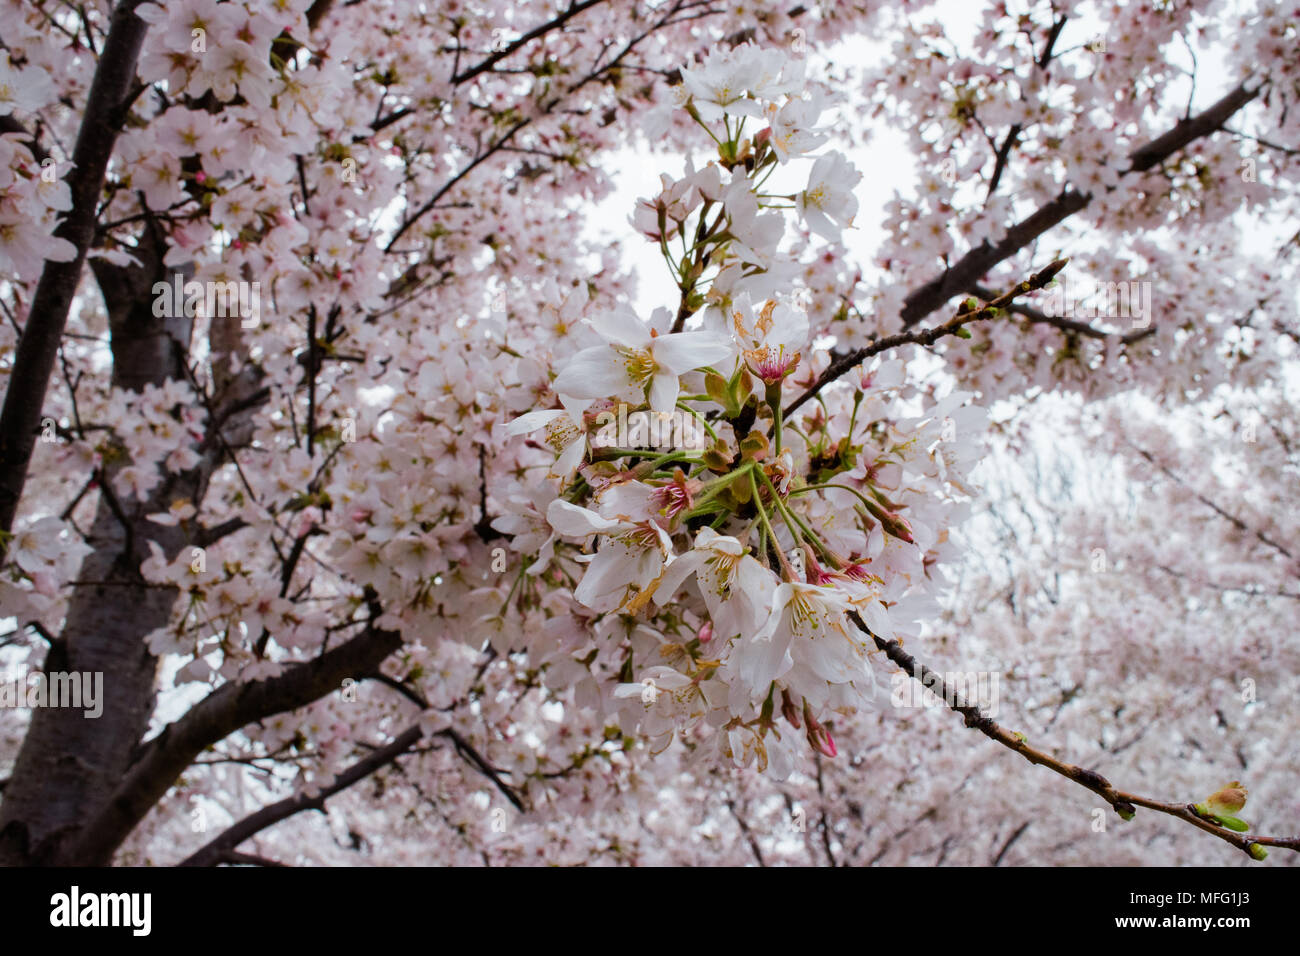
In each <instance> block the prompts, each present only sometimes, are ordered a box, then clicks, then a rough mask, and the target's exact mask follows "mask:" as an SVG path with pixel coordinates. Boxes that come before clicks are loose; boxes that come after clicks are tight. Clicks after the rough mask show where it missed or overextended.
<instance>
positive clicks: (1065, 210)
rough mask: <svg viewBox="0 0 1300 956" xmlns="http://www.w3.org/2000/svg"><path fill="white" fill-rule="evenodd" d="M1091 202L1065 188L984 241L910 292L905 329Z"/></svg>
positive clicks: (1238, 101) (1237, 95) (1245, 96)
mask: <svg viewBox="0 0 1300 956" xmlns="http://www.w3.org/2000/svg"><path fill="white" fill-rule="evenodd" d="M1259 91H1260V87H1258V86H1256V87H1255V88H1254V89H1249V88H1248V87H1247V86H1246V84H1245V83H1242V84H1241V85H1240V86H1238V87H1237V88H1236V89H1234V90H1232V91H1231V92H1230V93H1228V94H1227V95H1226V96H1224V97H1223V98H1222V99H1220V100H1219V101H1218V102H1217V103H1214V104H1213V105H1212V106H1210V107H1209V108H1207V109H1206V110H1205V111H1204V112H1202V113H1200V114H1198V115H1197V116H1194V117H1192V118H1191V119H1185V120H1180V121H1179V122H1178V123H1177V124H1176V125H1175V126H1174V127H1173V128H1172V129H1170V130H1169V131H1168V132H1166V133H1164V134H1163V135H1161V136H1158V137H1156V138H1155V139H1153V140H1151V141H1150V142H1148V143H1145V144H1143V145H1142V146H1139V147H1138V148H1137V149H1135V150H1133V152H1131V153H1129V168H1128V170H1126V172H1145V171H1146V170H1149V169H1151V168H1152V167H1154V166H1157V165H1159V164H1160V163H1161V162H1163V161H1164V160H1166V159H1168V158H1169V157H1170V156H1172V155H1173V154H1174V153H1176V152H1178V151H1179V150H1180V149H1182V148H1183V147H1185V146H1187V145H1188V144H1189V143H1191V142H1193V141H1194V140H1196V139H1199V138H1200V137H1202V136H1207V135H1209V134H1210V133H1213V132H1215V131H1216V130H1218V129H1219V128H1221V127H1222V126H1223V124H1224V123H1226V122H1227V121H1228V118H1229V117H1231V116H1232V115H1233V114H1234V113H1236V112H1237V111H1238V110H1240V109H1241V108H1242V107H1243V106H1245V105H1246V104H1247V103H1249V102H1250V101H1251V100H1253V99H1254V98H1255V97H1256V96H1258V95H1259ZM1091 201H1092V196H1091V194H1089V193H1080V192H1077V191H1076V190H1074V189H1072V188H1071V187H1069V186H1066V187H1065V188H1064V189H1063V190H1062V191H1061V192H1060V194H1059V195H1057V197H1056V198H1055V199H1053V200H1052V201H1051V202H1049V203H1047V204H1046V205H1044V206H1042V207H1041V208H1039V209H1038V210H1037V211H1035V212H1034V213H1033V214H1032V215H1030V216H1029V217H1028V218H1026V219H1023V220H1021V221H1020V222H1018V223H1016V224H1015V225H1014V226H1012V227H1011V228H1010V229H1009V230H1008V231H1007V234H1006V235H1005V236H1004V237H1003V238H1002V240H1001V241H1000V242H998V243H996V244H994V243H990V242H989V241H988V240H985V241H984V243H983V244H981V245H979V246H976V247H975V248H974V249H971V250H970V251H969V252H967V253H966V254H965V255H964V256H962V257H961V259H959V260H958V261H957V262H956V263H954V264H953V265H952V266H949V267H948V268H947V269H946V270H944V272H943V273H942V274H940V275H938V276H936V277H935V278H933V279H931V280H930V281H929V282H927V283H926V284H925V285H923V286H921V287H920V288H918V289H916V290H915V291H914V292H912V293H911V294H910V295H908V297H907V298H906V300H904V304H903V310H902V312H901V313H900V315H901V317H902V320H903V325H904V327H910V326H913V325H915V324H916V323H917V322H920V321H921V320H922V319H923V318H925V317H926V316H927V315H929V314H930V313H931V312H933V311H935V310H936V309H939V308H941V307H942V306H943V305H944V303H946V302H947V301H948V300H949V299H951V298H952V297H953V296H954V295H958V294H960V293H961V292H963V291H964V290H966V289H969V288H970V287H971V285H972V284H973V283H975V282H977V281H979V279H980V277H982V276H983V275H984V274H985V273H987V272H988V271H989V270H990V269H992V268H993V267H994V266H995V265H997V264H998V263H999V262H1002V261H1003V260H1005V259H1007V258H1010V257H1011V256H1012V255H1014V254H1015V253H1016V252H1019V251H1020V250H1021V249H1023V248H1024V247H1025V246H1027V245H1029V244H1030V243H1031V242H1033V241H1034V240H1035V239H1037V238H1038V237H1039V236H1041V235H1042V234H1043V233H1045V232H1047V231H1048V230H1049V229H1051V228H1053V227H1054V226H1057V225H1059V224H1060V223H1061V222H1063V221H1064V220H1065V219H1067V218H1069V217H1070V216H1072V215H1074V213H1076V212H1078V211H1079V210H1080V209H1083V208H1084V207H1085V206H1087V205H1088V203H1089V202H1091Z"/></svg>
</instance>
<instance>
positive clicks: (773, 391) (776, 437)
mask: <svg viewBox="0 0 1300 956" xmlns="http://www.w3.org/2000/svg"><path fill="white" fill-rule="evenodd" d="M765 397H766V399H767V407H768V408H770V409H772V436H773V442H774V445H773V448H774V449H775V452H774V454H775V455H776V457H778V458H780V457H781V383H780V382H777V383H775V384H773V385H769V386H768V387H767V394H766V396H765Z"/></svg>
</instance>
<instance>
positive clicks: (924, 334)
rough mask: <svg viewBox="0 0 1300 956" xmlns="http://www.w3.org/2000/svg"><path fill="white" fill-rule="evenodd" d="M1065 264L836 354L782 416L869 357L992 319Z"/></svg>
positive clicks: (928, 341)
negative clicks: (973, 305) (985, 299)
mask: <svg viewBox="0 0 1300 956" xmlns="http://www.w3.org/2000/svg"><path fill="white" fill-rule="evenodd" d="M1068 261H1069V260H1068V259H1056V260H1055V261H1053V262H1051V263H1049V264H1048V265H1047V267H1046V268H1045V269H1043V270H1042V271H1041V272H1037V273H1035V274H1034V275H1032V276H1030V277H1029V278H1028V279H1026V280H1025V281H1024V282H1021V283H1020V284H1019V285H1017V286H1014V287H1013V288H1011V289H1009V290H1008V291H1006V292H1004V293H1002V295H1000V296H998V297H997V298H996V299H994V300H993V301H991V302H989V303H988V304H987V305H985V306H983V307H981V308H979V309H967V308H966V307H965V304H964V303H963V306H962V308H961V309H960V310H958V312H957V314H956V315H955V316H953V317H952V318H951V319H949V320H948V321H947V322H945V323H943V325H936V326H933V327H932V328H928V329H922V330H917V331H914V332H899V333H898V334H897V335H888V336H886V337H885V338H883V339H878V340H876V341H875V342H872V343H871V344H870V345H867V346H864V347H862V348H860V349H856V350H855V351H852V352H843V353H841V354H839V355H837V356H836V357H835V358H834V359H833V360H832V361H831V364H830V365H828V366H826V371H824V372H822V374H821V375H820V376H818V378H817V381H815V382H814V383H813V384H812V385H811V386H809V388H808V389H807V391H805V392H804V393H803V394H802V395H800V396H799V397H798V398H796V399H795V400H794V401H793V402H791V403H790V404H789V405H788V406H786V408H785V411H784V412H782V416H783V417H787V418H788V417H789V416H790V415H791V414H792V413H793V412H795V411H796V410H797V409H798V408H799V406H801V405H803V403H804V402H806V401H808V400H809V399H811V398H812V397H813V396H815V395H816V394H817V393H818V392H819V391H821V390H822V387H823V386H825V385H827V384H829V383H830V382H833V381H834V380H835V379H837V378H839V377H840V376H841V375H843V374H844V373H845V372H847V371H848V370H849V369H851V368H853V367H854V366H855V365H858V364H859V363H861V362H863V361H865V360H866V359H869V358H870V357H871V356H873V355H878V354H879V353H881V352H887V351H889V350H890V349H896V348H898V347H899V346H902V345H923V346H924V345H933V344H934V343H935V342H936V341H938V340H939V339H941V338H943V337H944V336H945V335H959V334H961V330H962V328H963V327H964V326H967V325H969V324H970V323H972V322H979V321H982V320H984V319H991V318H994V317H995V316H997V315H998V314H999V312H1001V310H1003V309H1005V308H1007V306H1009V305H1010V304H1011V303H1012V302H1013V301H1015V299H1016V297H1017V296H1021V295H1025V294H1026V293H1029V292H1033V291H1036V290H1038V289H1041V288H1042V287H1043V286H1045V285H1047V283H1049V282H1051V281H1052V279H1053V278H1054V277H1055V276H1056V274H1057V273H1058V272H1060V271H1061V270H1062V269H1064V268H1065V264H1066V262H1068ZM967 334H969V333H967Z"/></svg>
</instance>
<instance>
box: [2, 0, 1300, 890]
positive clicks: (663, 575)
mask: <svg viewBox="0 0 1300 956" xmlns="http://www.w3.org/2000/svg"><path fill="white" fill-rule="evenodd" d="M963 9H967V12H968V13H969V10H968V8H966V7H964V6H963ZM951 12H952V11H951V10H949V9H947V8H945V6H944V5H942V4H933V3H927V2H921V0H907V2H895V3H888V4H856V3H805V4H798V5H792V4H790V3H789V2H786V3H768V2H755V3H745V4H739V3H724V2H717V0H639V2H637V0H561V2H555V0H534V2H526V3H495V2H483V3H462V2H458V0H448V2H442V3H436V4H415V3H406V2H388V3H382V2H368V0H350V2H347V3H335V2H332V0H314V2H310V3H309V2H307V0H182V2H176V3H164V2H162V0H158V2H142V0H117V2H107V0H105V2H88V3H81V4H75V5H74V4H67V3H63V4H60V3H55V2H53V0H14V2H9V3H6V4H5V5H4V7H3V18H2V19H0V151H2V152H0V177H2V178H0V189H3V191H4V192H3V196H0V307H3V310H4V312H5V317H4V323H3V324H2V325H0V374H2V375H3V376H4V385H5V398H4V405H3V411H2V412H0V601H2V602H3V611H2V612H0V619H3V621H4V622H5V623H4V624H3V626H4V627H6V628H8V631H7V633H5V634H4V635H3V636H0V663H3V665H4V668H5V670H4V673H5V675H6V676H10V675H17V676H16V677H14V678H13V679H12V680H7V681H5V682H4V683H0V694H4V693H9V694H10V697H11V698H12V699H11V700H9V701H6V700H5V699H4V698H3V697H0V703H5V704H6V706H4V707H0V780H3V791H0V862H3V863H6V864H27V865H31V864H37V865H40V864H67V863H77V864H93V865H102V864H108V863H112V862H121V863H140V862H152V863H163V864H174V863H186V864H189V865H216V864H223V863H226V864H239V863H250V864H270V863H326V864H330V863H350V862H359V861H368V862H378V863H414V862H419V863H429V862H437V863H457V864H460V863H465V864H477V863H487V864H492V865H496V864H499V863H588V862H594V863H620V864H622V863H680V864H700V863H719V864H749V863H757V864H759V865H768V864H774V863H789V864H813V865H826V864H829V865H846V864H853V865H858V864H869V863H887V864H914V863H929V864H941V863H962V864H968V865H969V864H990V865H999V864H1004V863H1005V864H1012V863H1043V862H1052V863H1106V864H1112V865H1113V864H1141V863H1227V862H1240V863H1241V864H1242V865H1251V864H1252V862H1254V861H1261V860H1264V859H1265V858H1266V857H1267V859H1268V861H1269V863H1270V864H1272V863H1275V862H1281V863H1283V864H1288V863H1290V864H1293V863H1294V859H1295V858H1294V857H1293V856H1292V855H1291V854H1289V853H1287V852H1285V851H1286V850H1296V849H1300V837H1297V836H1294V834H1295V833H1296V831H1297V829H1300V824H1297V821H1298V820H1300V799H1298V798H1297V797H1296V793H1297V790H1298V788H1297V786H1296V784H1297V780H1296V768H1295V766H1294V761H1289V760H1288V756H1289V753H1290V750H1289V748H1290V742H1291V740H1292V739H1293V737H1294V734H1295V731H1296V721H1297V715H1298V713H1300V712H1298V711H1297V708H1296V705H1295V700H1296V699H1297V692H1300V684H1298V683H1297V681H1298V680H1300V678H1297V676H1296V675H1297V674H1300V660H1298V659H1297V657H1298V654H1300V647H1298V646H1297V643H1296V637H1295V628H1294V622H1295V620H1296V611H1297V607H1298V606H1297V604H1296V602H1297V601H1300V580H1297V579H1298V578H1300V525H1298V524H1297V517H1296V513H1295V509H1294V501H1295V492H1296V488H1297V487H1298V483H1297V470H1298V466H1300V458H1298V457H1297V447H1300V446H1298V445H1297V443H1300V432H1298V431H1297V426H1296V423H1295V421H1294V414H1293V409H1294V408H1295V405H1296V401H1297V397H1298V396H1297V394H1296V392H1297V382H1300V378H1298V377H1297V363H1296V358H1297V352H1296V347H1297V345H1300V335H1298V331H1300V325H1298V324H1297V321H1296V314H1297V298H1296V294H1295V280H1296V255H1295V250H1296V247H1297V244H1298V242H1300V236H1289V235H1288V232H1289V229H1288V228H1287V223H1288V222H1289V223H1290V226H1291V227H1292V228H1293V227H1294V221H1295V214H1296V212H1297V209H1296V196H1297V194H1298V193H1297V189H1296V186H1297V180H1298V179H1300V162H1297V155H1300V154H1298V152H1297V151H1298V149H1300V102H1298V100H1300V58H1297V57H1296V55H1295V51H1296V49H1297V46H1298V45H1300V43H1298V41H1300V36H1298V34H1300V5H1298V4H1296V3H1276V2H1258V3H1255V2H1249V0H1243V2H1221V0H1167V2H1151V0H1135V2H1119V0H1116V2H1113V3H1095V2H1068V0H1050V2H1037V0H1024V2H1019V3H1010V2H993V3H988V4H985V5H983V6H982V7H981V8H980V10H979V12H978V15H976V16H974V17H973V18H972V19H970V22H963V21H962V20H961V19H960V18H952V17H950V16H949V14H950V13H951ZM863 49H871V50H876V51H878V56H877V55H874V54H873V56H872V58H870V59H868V60H866V61H863V59H862V57H861V56H859V55H852V54H853V51H859V52H860V51H861V50H863ZM885 128H893V129H895V130H899V131H901V132H902V133H903V134H904V135H905V136H906V141H907V143H908V145H909V153H910V158H911V160H912V161H913V162H914V164H915V168H916V183H915V185H916V188H915V190H914V191H911V192H907V193H905V192H902V191H900V192H899V193H898V194H896V195H895V197H894V198H893V200H892V201H891V202H890V203H889V204H888V205H887V207H886V209H885V212H884V216H883V220H882V221H880V222H872V223H866V222H864V213H863V208H862V205H861V203H860V199H859V193H860V191H861V189H862V187H863V184H864V180H865V179H869V178H870V177H872V176H873V171H874V170H873V167H874V168H879V167H883V166H884V165H885V164H887V163H890V162H896V161H897V157H891V156H889V155H886V154H885V152H884V151H881V150H875V149H873V146H872V141H871V139H870V134H871V133H872V132H874V131H876V130H879V129H885ZM651 149H653V150H656V151H658V152H663V151H667V152H669V153H671V154H673V155H675V156H676V157H678V159H677V160H676V161H675V162H674V164H673V165H672V167H671V168H666V169H664V170H662V171H661V175H660V178H659V181H658V182H657V183H656V182H647V183H645V184H644V190H643V192H644V198H641V199H640V200H639V201H637V202H636V203H634V204H633V203H629V204H628V208H627V209H626V210H624V214H625V215H626V217H627V219H628V222H629V226H630V229H631V234H632V235H633V236H635V239H632V240H630V242H639V243H642V244H643V245H644V246H645V247H646V248H649V249H652V250H655V251H656V252H657V255H658V258H659V260H661V261H660V262H658V263H657V271H656V274H655V275H654V276H653V277H649V276H646V275H639V274H638V273H637V270H634V269H633V268H631V267H630V265H629V257H628V246H629V242H623V241H617V240H615V239H612V238H609V236H610V230H608V229H604V230H603V234H602V231H601V229H600V227H601V226H602V225H603V224H602V223H600V222H599V221H598V217H596V216H594V214H593V208H594V206H595V204H596V203H597V202H598V201H600V200H602V199H604V198H606V197H608V196H609V195H610V193H611V190H612V188H613V182H614V177H615V175H616V173H617V171H618V164H619V161H620V157H621V156H622V157H625V156H626V155H627V154H628V152H629V151H630V150H639V151H649V150H651ZM850 152H853V157H852V158H851V157H850V156H849V155H848V154H849V153H850ZM862 156H865V157H868V159H867V161H866V163H864V162H863V161H862V160H861V159H860V157H862ZM868 164H870V165H868ZM593 227H594V228H593ZM864 235H865V236H868V237H869V238H870V240H871V242H872V243H873V245H872V246H871V247H870V248H866V249H865V251H864V250H863V246H862V245H861V244H860V243H859V241H858V237H860V236H864ZM87 264H88V265H89V268H88V269H87V268H86V266H87ZM638 281H640V283H641V287H640V294H639V290H638ZM647 283H652V284H650V285H647ZM647 288H649V289H652V290H654V294H655V295H659V293H662V295H659V298H658V299H657V300H656V301H655V304H654V306H653V307H652V308H650V309H648V310H647V309H644V308H641V307H640V306H639V305H638V303H639V302H640V301H642V296H643V295H644V291H645V290H646V289H647ZM70 674H100V675H102V677H103V689H102V695H101V699H100V700H99V701H97V702H96V709H101V710H102V712H101V713H99V714H98V715H97V716H90V711H89V710H87V709H86V708H77V707H64V706H57V704H56V702H55V701H54V700H53V699H52V697H51V696H50V694H51V693H52V691H53V688H55V687H56V686H59V682H60V680H61V678H62V677H63V676H65V675H70ZM32 687H37V688H39V689H40V691H41V695H42V696H41V697H40V698H39V699H38V698H36V697H34V696H33V695H32V694H31V693H29V690H30V689H31V688H32ZM18 696H21V697H22V699H21V700H18V699H17V697H18ZM304 811H316V812H314V813H307V812H304ZM1288 834H1291V835H1288ZM1270 850H1273V853H1272V854H1271V855H1270V852H1269V851H1270Z"/></svg>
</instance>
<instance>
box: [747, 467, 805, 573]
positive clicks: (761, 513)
mask: <svg viewBox="0 0 1300 956" xmlns="http://www.w3.org/2000/svg"><path fill="white" fill-rule="evenodd" d="M749 486H750V488H751V489H752V490H753V493H754V508H755V509H756V510H757V511H758V519H759V520H760V521H761V522H762V523H763V530H765V531H766V532H767V534H768V537H770V538H771V539H772V550H773V551H775V552H776V559H777V560H778V561H779V562H780V563H781V572H782V573H783V574H784V575H785V579H786V580H787V581H798V580H799V576H798V575H797V574H795V573H794V568H792V567H791V566H790V559H789V558H787V557H786V556H785V552H784V551H782V550H781V546H780V545H779V544H777V541H776V532H775V531H773V530H772V523H771V522H770V521H769V520H768V517H767V509H766V508H764V507H763V500H762V497H761V496H760V495H759V493H758V482H757V481H755V480H754V473H753V470H752V469H751V470H750V473H749ZM764 557H766V550H764Z"/></svg>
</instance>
